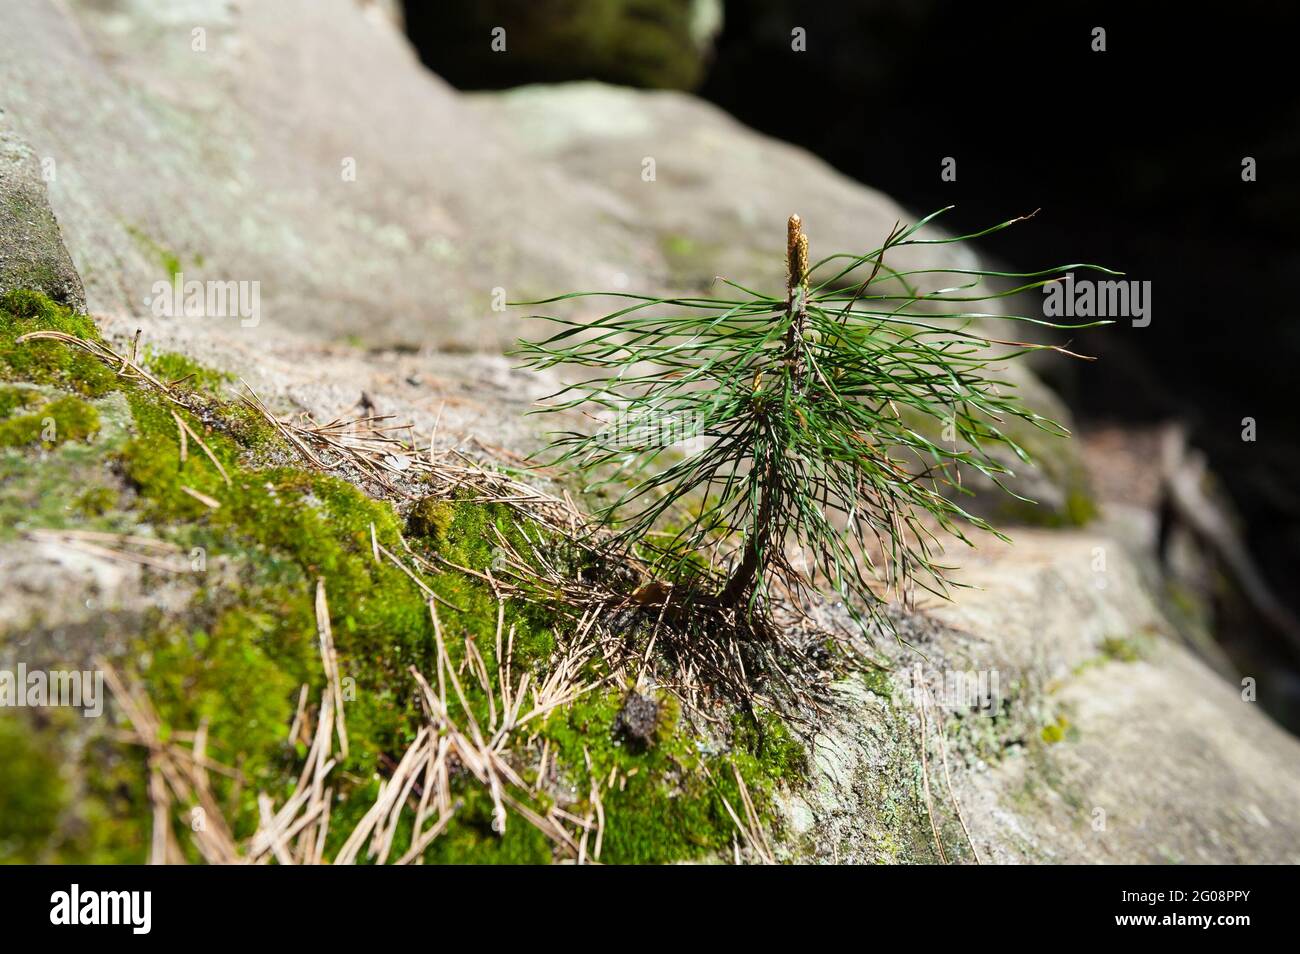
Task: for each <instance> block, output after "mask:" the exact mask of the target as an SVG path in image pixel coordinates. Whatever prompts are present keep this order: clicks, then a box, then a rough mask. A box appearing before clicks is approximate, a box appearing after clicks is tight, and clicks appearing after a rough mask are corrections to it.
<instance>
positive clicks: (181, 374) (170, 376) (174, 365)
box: [144, 351, 234, 397]
mask: <svg viewBox="0 0 1300 954" xmlns="http://www.w3.org/2000/svg"><path fill="white" fill-rule="evenodd" d="M144 363H145V365H146V367H147V368H148V369H149V372H150V373H151V374H152V375H153V376H154V377H156V378H157V379H158V380H159V381H161V382H162V383H163V384H168V385H171V386H173V387H174V388H176V389H178V390H181V391H194V392H198V393H200V394H204V395H206V396H209V397H212V396H215V395H217V394H218V393H219V391H220V389H221V387H222V385H224V384H226V383H228V382H230V381H232V380H234V378H233V376H232V375H230V374H227V373H225V372H224V371H214V370H212V369H211V368H208V367H205V366H204V365H201V364H199V363H198V362H197V361H195V360H193V359H191V358H187V357H186V356H185V355H183V354H177V353H176V352H174V351H158V352H150V353H149V354H147V356H146V358H145V362H144Z"/></svg>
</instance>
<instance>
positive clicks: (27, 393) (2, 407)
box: [0, 387, 41, 417]
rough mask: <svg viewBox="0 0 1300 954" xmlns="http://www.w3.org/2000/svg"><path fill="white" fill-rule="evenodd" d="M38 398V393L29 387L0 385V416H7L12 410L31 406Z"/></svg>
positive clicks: (39, 397)
mask: <svg viewBox="0 0 1300 954" xmlns="http://www.w3.org/2000/svg"><path fill="white" fill-rule="evenodd" d="M40 399H41V396H40V394H39V393H38V392H36V391H34V390H32V389H31V388H10V387H0V417H8V416H9V415H10V414H12V413H13V412H14V411H17V410H21V409H22V408H26V407H31V406H32V405H33V404H36V403H37V402H39V401H40Z"/></svg>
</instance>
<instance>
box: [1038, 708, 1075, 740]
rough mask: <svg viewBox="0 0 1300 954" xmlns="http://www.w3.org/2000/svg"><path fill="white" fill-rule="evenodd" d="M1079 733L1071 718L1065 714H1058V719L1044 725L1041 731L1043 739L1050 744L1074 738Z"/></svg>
mask: <svg viewBox="0 0 1300 954" xmlns="http://www.w3.org/2000/svg"><path fill="white" fill-rule="evenodd" d="M1077 734H1078V729H1075V728H1074V726H1073V725H1071V723H1070V720H1069V719H1067V718H1066V717H1065V716H1063V715H1058V716H1057V717H1056V721H1054V722H1049V723H1048V724H1047V725H1045V726H1043V729H1042V731H1041V732H1040V733H1039V735H1040V736H1041V737H1042V740H1043V741H1044V742H1046V743H1047V744H1048V745H1055V744H1056V743H1057V742H1061V741H1064V740H1065V739H1067V738H1072V737H1073V736H1074V735H1077Z"/></svg>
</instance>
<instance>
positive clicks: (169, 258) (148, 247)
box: [126, 225, 202, 278]
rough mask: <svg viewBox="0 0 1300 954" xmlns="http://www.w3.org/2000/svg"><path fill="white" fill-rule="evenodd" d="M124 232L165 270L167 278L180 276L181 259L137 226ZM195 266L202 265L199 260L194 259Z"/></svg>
mask: <svg viewBox="0 0 1300 954" xmlns="http://www.w3.org/2000/svg"><path fill="white" fill-rule="evenodd" d="M126 231H127V234H129V235H130V236H131V238H133V239H135V243H136V245H138V246H139V247H140V249H141V250H142V251H143V252H144V253H145V254H146V255H149V256H150V257H151V258H153V259H154V260H155V261H156V262H157V263H158V264H159V265H161V266H162V267H163V268H165V269H166V270H167V275H168V277H169V278H175V277H176V276H177V275H178V274H180V272H181V270H182V268H183V267H184V266H183V263H182V261H181V257H180V256H179V255H178V254H176V252H174V251H172V250H171V249H169V248H166V247H164V246H163V245H161V244H160V243H159V242H157V241H155V240H154V239H152V238H150V237H149V235H148V234H146V233H145V232H144V230H143V229H141V228H139V227H137V226H134V225H128V226H127V228H126ZM195 264H196V265H199V264H202V260H201V258H196V259H195Z"/></svg>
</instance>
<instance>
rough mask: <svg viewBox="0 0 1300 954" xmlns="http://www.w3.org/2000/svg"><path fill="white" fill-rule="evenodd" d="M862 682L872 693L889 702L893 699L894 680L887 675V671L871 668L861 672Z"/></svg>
mask: <svg viewBox="0 0 1300 954" xmlns="http://www.w3.org/2000/svg"><path fill="white" fill-rule="evenodd" d="M862 678H863V681H864V682H865V683H866V684H867V688H868V689H870V690H871V691H872V692H873V693H875V694H876V695H877V696H879V697H880V698H881V699H884V700H885V701H886V702H890V701H892V700H893V698H894V680H893V679H892V678H891V677H890V675H889V670H888V669H883V668H877V667H871V668H868V669H866V670H864V671H863V673H862Z"/></svg>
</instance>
